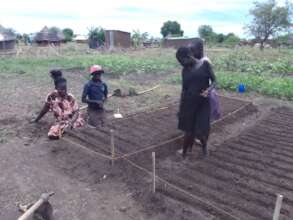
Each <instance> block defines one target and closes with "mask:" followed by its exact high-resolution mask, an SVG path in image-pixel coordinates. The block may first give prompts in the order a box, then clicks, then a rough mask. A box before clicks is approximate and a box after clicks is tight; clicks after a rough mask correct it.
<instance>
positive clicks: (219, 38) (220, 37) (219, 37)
mask: <svg viewBox="0 0 293 220" xmlns="http://www.w3.org/2000/svg"><path fill="white" fill-rule="evenodd" d="M216 39H217V43H223V42H224V40H225V35H224V34H222V33H221V34H216Z"/></svg>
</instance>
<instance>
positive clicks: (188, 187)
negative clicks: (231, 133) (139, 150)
mask: <svg viewBox="0 0 293 220" xmlns="http://www.w3.org/2000/svg"><path fill="white" fill-rule="evenodd" d="M292 118H293V110H292V109H288V108H277V109H274V110H272V111H271V112H270V113H269V115H267V116H266V117H265V118H264V119H262V120H260V121H259V122H258V123H256V125H255V126H253V127H251V128H248V129H246V130H245V131H244V132H242V133H241V134H240V135H239V136H237V137H235V138H232V139H230V140H227V141H225V142H224V143H222V144H221V145H220V146H217V148H216V150H214V151H212V152H211V155H210V157H209V158H208V159H199V158H197V156H196V154H195V153H193V154H191V155H190V156H189V159H188V160H186V161H184V162H183V161H181V160H178V156H176V155H174V154H172V155H168V157H167V156H166V154H165V153H162V152H163V151H162V149H160V150H158V151H157V152H156V155H157V160H156V161H157V164H156V174H157V176H158V179H157V180H158V181H157V182H158V184H157V191H158V192H159V194H163V195H165V196H166V198H167V199H166V200H167V201H171V202H174V200H175V201H179V202H180V203H183V205H182V206H183V207H185V210H186V212H188V213H189V214H187V217H186V219H194V217H195V216H196V213H197V212H200V213H202V216H206V218H202V219H225V220H227V219H245V220H250V219H251V220H261V219H272V215H273V210H274V206H275V201H276V195H277V194H282V195H283V196H284V202H283V206H282V209H281V217H280V219H283V220H285V219H288V220H289V219H293V187H292V186H293V176H292V171H293V159H292V158H293V132H292V129H293V123H292ZM174 145H175V146H176V145H178V143H173V144H171V145H169V146H168V147H170V148H172V147H174V148H175V146H174ZM165 147H166V146H165ZM150 154H151V153H150V152H146V153H145V154H138V155H134V156H132V157H130V158H128V160H129V161H130V162H133V163H135V164H136V165H137V166H138V167H139V168H140V169H141V170H143V171H144V172H145V173H147V171H149V172H150V171H151V170H152V163H151V156H150ZM136 169H137V167H136ZM149 174H150V173H149ZM132 184H133V183H132Z"/></svg>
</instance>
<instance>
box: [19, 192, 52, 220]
mask: <svg viewBox="0 0 293 220" xmlns="http://www.w3.org/2000/svg"><path fill="white" fill-rule="evenodd" d="M53 194H54V193H53V192H51V193H43V194H42V195H41V197H40V199H39V200H38V201H37V202H36V203H35V204H34V205H33V206H32V207H30V208H29V209H28V210H27V211H26V212H25V213H24V214H23V215H22V216H20V217H19V218H18V220H27V219H28V218H30V217H31V216H32V214H33V213H34V212H35V211H36V210H37V209H38V208H39V207H40V206H41V205H42V204H43V203H44V202H46V201H48V200H49V198H50V196H52V195H53Z"/></svg>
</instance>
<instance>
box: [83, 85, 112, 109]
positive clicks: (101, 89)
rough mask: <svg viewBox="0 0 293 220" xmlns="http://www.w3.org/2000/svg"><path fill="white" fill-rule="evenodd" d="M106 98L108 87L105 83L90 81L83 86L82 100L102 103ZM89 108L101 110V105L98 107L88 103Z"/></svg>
mask: <svg viewBox="0 0 293 220" xmlns="http://www.w3.org/2000/svg"><path fill="white" fill-rule="evenodd" d="M107 96H108V87H107V85H106V83H104V82H102V81H98V82H94V81H93V80H90V81H89V82H88V83H87V84H85V86H84V89H83V93H82V100H85V99H86V98H87V99H89V100H93V101H100V102H104V101H105V99H106V98H107ZM88 106H89V108H91V109H101V108H103V105H99V104H96V103H88Z"/></svg>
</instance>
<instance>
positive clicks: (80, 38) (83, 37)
mask: <svg viewBox="0 0 293 220" xmlns="http://www.w3.org/2000/svg"><path fill="white" fill-rule="evenodd" d="M73 41H74V42H76V43H79V44H87V43H88V36H86V35H76V36H75V37H74V38H73Z"/></svg>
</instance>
